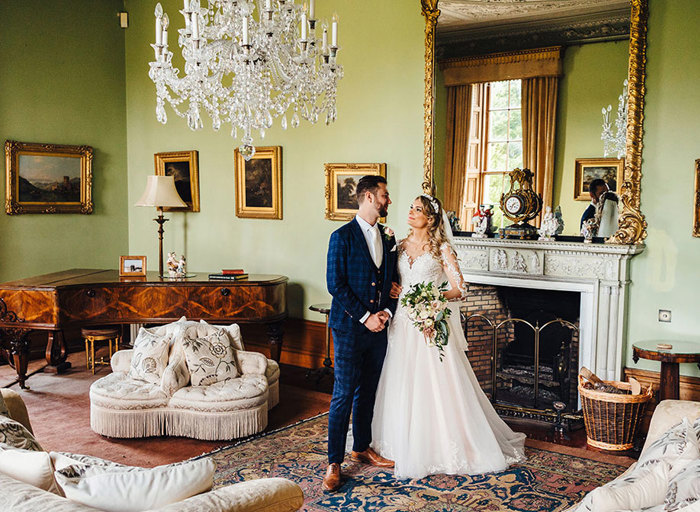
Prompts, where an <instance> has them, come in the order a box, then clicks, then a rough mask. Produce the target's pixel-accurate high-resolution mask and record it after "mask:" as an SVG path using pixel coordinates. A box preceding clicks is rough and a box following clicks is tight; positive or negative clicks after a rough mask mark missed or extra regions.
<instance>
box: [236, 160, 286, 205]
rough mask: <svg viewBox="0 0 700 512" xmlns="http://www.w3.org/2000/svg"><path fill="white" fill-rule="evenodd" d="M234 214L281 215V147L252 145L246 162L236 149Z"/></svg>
mask: <svg viewBox="0 0 700 512" xmlns="http://www.w3.org/2000/svg"><path fill="white" fill-rule="evenodd" d="M234 159H235V160H234V168H235V175H236V178H235V181H236V217H240V218H243V219H281V218H282V146H267V147H256V148H255V154H254V155H253V158H251V159H250V160H248V161H246V160H245V159H244V158H243V156H242V155H241V154H240V153H239V151H238V148H236V150H235V153H234Z"/></svg>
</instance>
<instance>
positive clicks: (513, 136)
mask: <svg viewBox="0 0 700 512" xmlns="http://www.w3.org/2000/svg"><path fill="white" fill-rule="evenodd" d="M520 85H521V81H520V80H509V81H507V82H491V83H489V84H488V86H487V91H488V92H487V94H488V96H487V97H488V115H487V121H486V122H487V126H488V131H487V137H486V159H485V160H486V168H485V169H484V170H483V172H482V187H481V190H482V193H481V200H482V204H493V205H496V208H494V217H493V225H494V226H503V213H502V212H501V210H500V208H498V207H497V205H498V203H499V202H500V200H501V194H503V187H504V186H505V185H506V174H507V173H509V172H510V171H512V170H513V169H515V168H516V167H521V168H522V166H523V123H522V115H521V112H520Z"/></svg>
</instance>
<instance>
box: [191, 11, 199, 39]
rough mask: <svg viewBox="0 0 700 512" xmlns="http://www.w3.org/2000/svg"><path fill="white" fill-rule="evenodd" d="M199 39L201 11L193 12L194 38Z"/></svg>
mask: <svg viewBox="0 0 700 512" xmlns="http://www.w3.org/2000/svg"><path fill="white" fill-rule="evenodd" d="M197 39H199V13H197V12H193V13H192V40H194V41H196V40H197Z"/></svg>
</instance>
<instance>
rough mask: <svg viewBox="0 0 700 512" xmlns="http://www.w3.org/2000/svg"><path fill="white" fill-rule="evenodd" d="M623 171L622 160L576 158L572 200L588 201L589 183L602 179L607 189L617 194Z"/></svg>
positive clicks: (623, 162)
mask: <svg viewBox="0 0 700 512" xmlns="http://www.w3.org/2000/svg"><path fill="white" fill-rule="evenodd" d="M624 169H625V159H624V158H577V159H576V168H575V174H574V200H576V201H590V200H591V196H590V194H589V193H588V187H589V185H590V184H591V181H593V180H595V179H602V180H603V181H605V183H607V184H608V188H609V189H610V190H612V191H613V192H617V189H618V187H619V184H620V183H622V173H623V171H624Z"/></svg>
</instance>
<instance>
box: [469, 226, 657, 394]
mask: <svg viewBox="0 0 700 512" xmlns="http://www.w3.org/2000/svg"><path fill="white" fill-rule="evenodd" d="M455 246H456V250H457V253H458V255H459V260H460V267H461V269H462V273H463V274H464V278H465V279H466V280H467V281H469V282H471V283H478V284H488V285H494V286H514V287H519V288H533V289H539V290H564V291H572V292H578V293H580V294H581V315H580V326H579V329H580V333H579V340H580V341H579V366H586V367H588V368H590V369H591V370H593V371H594V372H595V373H596V374H597V375H598V376H600V377H601V378H603V379H606V380H612V379H614V380H619V379H620V378H621V376H622V366H623V360H622V349H623V343H624V338H623V335H624V326H625V318H626V313H627V311H626V305H627V300H626V296H627V287H628V284H629V260H630V258H631V257H632V256H634V255H636V254H639V253H640V252H642V251H643V250H644V245H608V244H586V243H577V242H545V241H530V240H500V239H493V238H485V239H484V238H467V237H456V238H455Z"/></svg>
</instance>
